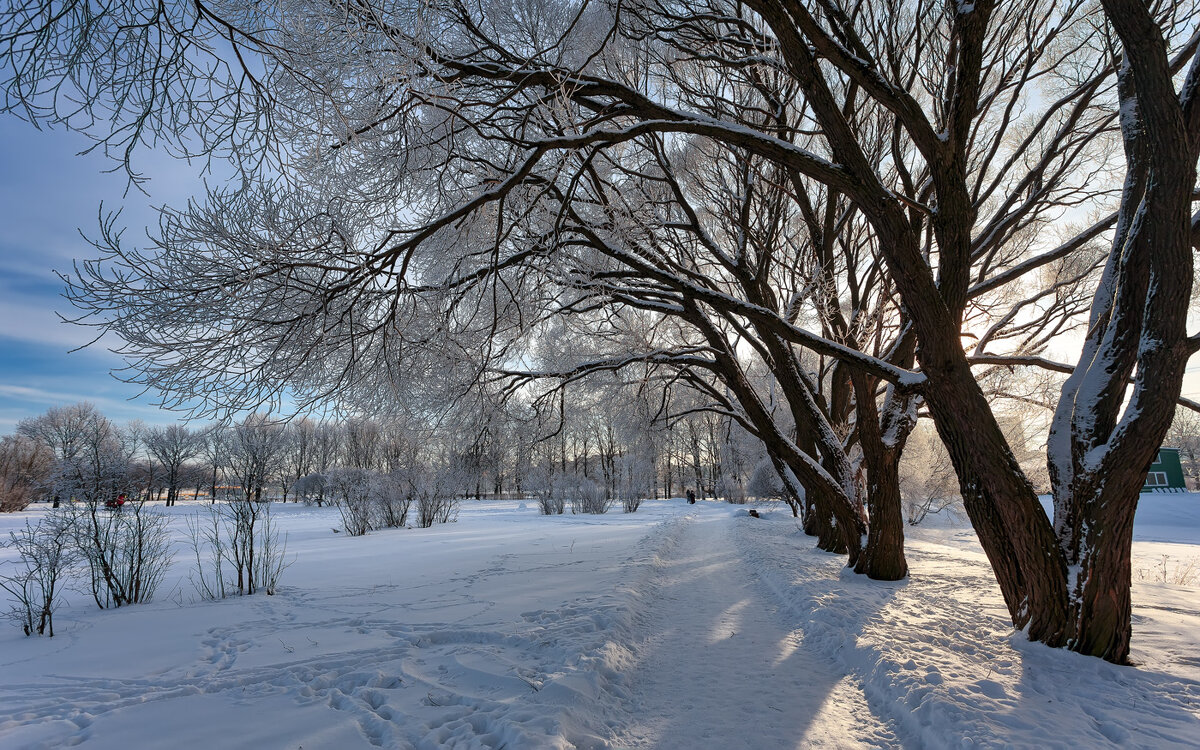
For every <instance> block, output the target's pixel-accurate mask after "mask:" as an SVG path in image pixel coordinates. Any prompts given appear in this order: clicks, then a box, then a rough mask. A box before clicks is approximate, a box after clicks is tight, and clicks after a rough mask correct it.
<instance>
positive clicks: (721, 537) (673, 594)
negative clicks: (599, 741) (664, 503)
mask: <svg viewBox="0 0 1200 750" xmlns="http://www.w3.org/2000/svg"><path fill="white" fill-rule="evenodd" d="M713 510H714V511H715V510H716V509H713ZM747 522H750V523H752V522H753V521H751V520H750V519H749V518H746V517H740V518H739V517H730V515H728V513H716V512H710V511H708V509H703V510H701V509H697V511H696V512H695V513H693V514H692V516H691V518H690V519H689V520H688V521H687V522H686V524H685V526H684V528H683V529H681V530H680V531H679V532H678V534H679V535H678V537H677V542H676V543H675V544H673V545H671V546H670V547H669V548H668V549H666V550H664V551H663V552H662V553H660V556H659V559H658V561H657V567H658V574H657V575H656V576H655V578H654V595H653V596H652V597H651V598H650V604H649V608H648V610H646V611H644V612H643V613H642V615H643V617H642V622H643V623H644V624H645V627H646V631H645V632H646V633H647V636H646V639H645V640H644V641H643V642H642V643H641V644H640V645H639V646H638V647H637V652H638V656H639V664H638V666H637V668H636V669H635V671H634V672H633V673H632V675H631V681H630V686H631V688H632V691H633V695H632V700H631V704H632V706H631V707H632V709H633V715H634V717H635V719H634V721H633V723H632V724H631V725H629V726H627V727H625V729H624V731H623V732H622V733H621V734H620V735H619V736H618V737H617V739H616V742H615V743H614V744H615V746H617V747H629V748H662V749H666V748H681V749H682V748H687V749H688V750H695V749H703V748H747V749H751V748H791V747H796V748H799V747H804V748H861V747H889V746H894V745H895V742H896V738H895V735H894V734H893V733H892V732H891V730H890V728H889V727H887V726H885V725H884V724H882V723H881V722H880V721H879V720H878V719H876V718H875V717H874V716H873V714H872V713H871V711H870V710H869V708H868V706H867V702H866V699H865V697H864V696H863V693H862V689H861V686H860V685H859V684H858V682H857V681H856V680H854V679H853V678H851V677H848V676H846V675H845V674H843V673H842V671H841V670H840V669H839V668H838V666H837V665H836V664H835V662H834V661H833V660H832V659H830V658H828V657H827V656H825V655H823V654H817V653H813V652H812V651H811V650H809V649H808V648H806V646H805V644H804V634H803V632H801V631H799V630H794V629H792V628H790V627H789V626H788V623H787V622H786V618H785V617H784V615H783V613H781V612H780V611H779V609H778V606H777V603H776V602H775V601H773V599H772V597H771V595H770V593H769V592H768V591H767V590H766V587H765V586H764V585H762V584H761V583H760V582H759V581H758V579H757V575H756V574H755V573H754V571H753V570H751V569H750V567H749V566H748V565H747V564H746V563H745V562H744V561H743V560H742V559H741V558H740V556H739V555H738V551H737V548H736V546H735V544H734V540H733V539H732V534H731V528H732V525H733V524H735V523H747Z"/></svg>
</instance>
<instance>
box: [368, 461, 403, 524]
mask: <svg viewBox="0 0 1200 750" xmlns="http://www.w3.org/2000/svg"><path fill="white" fill-rule="evenodd" d="M371 499H372V504H373V506H374V524H375V528H377V529H401V528H404V525H405V524H406V523H408V511H409V508H411V507H412V503H413V496H412V491H411V489H410V488H407V487H405V486H404V485H403V483H401V481H400V480H399V479H398V478H397V477H395V476H392V475H388V474H379V475H376V477H375V478H374V486H373V488H372V490H371Z"/></svg>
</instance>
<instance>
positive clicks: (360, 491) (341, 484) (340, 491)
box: [326, 469, 374, 536]
mask: <svg viewBox="0 0 1200 750" xmlns="http://www.w3.org/2000/svg"><path fill="white" fill-rule="evenodd" d="M326 477H327V479H328V490H329V494H330V496H332V497H333V498H334V499H335V500H336V501H337V506H338V510H340V511H341V513H342V529H344V530H345V532H346V533H347V534H349V535H350V536H362V535H364V534H366V533H367V532H368V531H370V530H371V521H372V518H371V516H372V510H373V508H372V505H373V503H372V500H371V493H372V489H373V486H372V485H373V484H374V472H371V471H368V470H367V469H331V470H330V471H329V473H328V474H327V475H326Z"/></svg>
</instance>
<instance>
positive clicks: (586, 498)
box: [571, 477, 613, 515]
mask: <svg viewBox="0 0 1200 750" xmlns="http://www.w3.org/2000/svg"><path fill="white" fill-rule="evenodd" d="M612 503H613V499H612V498H611V497H609V496H608V494H607V493H606V492H605V491H604V487H602V486H600V484H598V483H596V482H593V481H592V480H591V479H588V478H587V477H581V478H580V479H579V480H578V483H577V484H576V485H575V492H574V494H572V496H571V512H572V513H593V514H596V515H599V514H601V513H607V512H608V509H609V508H610V507H612Z"/></svg>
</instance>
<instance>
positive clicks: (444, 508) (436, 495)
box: [413, 467, 463, 529]
mask: <svg viewBox="0 0 1200 750" xmlns="http://www.w3.org/2000/svg"><path fill="white" fill-rule="evenodd" d="M462 484H463V483H462V477H461V476H460V474H459V472H458V471H457V470H456V469H455V468H454V467H447V468H445V469H442V470H441V471H435V472H429V473H427V474H426V475H425V476H423V477H422V478H420V479H418V480H416V482H414V493H413V494H414V498H415V502H416V505H417V519H416V521H417V526H418V527H419V528H422V529H427V528H429V527H430V526H432V525H434V524H435V523H450V522H451V521H453V520H454V519H455V518H456V517H457V516H458V493H459V490H460V489H461V486H462Z"/></svg>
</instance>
